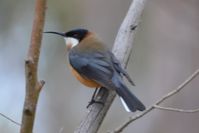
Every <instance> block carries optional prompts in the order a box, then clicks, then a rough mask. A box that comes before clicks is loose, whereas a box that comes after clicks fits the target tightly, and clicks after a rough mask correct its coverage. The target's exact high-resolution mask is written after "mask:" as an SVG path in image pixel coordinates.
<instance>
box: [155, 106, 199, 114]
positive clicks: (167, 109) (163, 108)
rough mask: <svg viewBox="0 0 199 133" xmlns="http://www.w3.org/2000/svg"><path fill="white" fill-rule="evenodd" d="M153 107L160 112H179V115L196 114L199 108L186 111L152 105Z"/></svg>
mask: <svg viewBox="0 0 199 133" xmlns="http://www.w3.org/2000/svg"><path fill="white" fill-rule="evenodd" d="M153 107H154V108H156V109H160V110H165V111H172V112H180V113H197V112H199V108H196V109H189V110H187V109H179V108H171V107H162V106H159V105H153Z"/></svg>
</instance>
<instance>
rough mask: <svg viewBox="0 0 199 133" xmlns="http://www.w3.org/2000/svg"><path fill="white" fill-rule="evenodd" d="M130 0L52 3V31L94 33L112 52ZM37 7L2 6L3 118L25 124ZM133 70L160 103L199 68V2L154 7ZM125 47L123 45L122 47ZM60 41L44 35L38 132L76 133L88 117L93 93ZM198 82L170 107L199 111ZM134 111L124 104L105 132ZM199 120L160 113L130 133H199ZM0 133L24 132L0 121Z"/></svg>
mask: <svg viewBox="0 0 199 133" xmlns="http://www.w3.org/2000/svg"><path fill="white" fill-rule="evenodd" d="M130 3H131V0H84V1H83V0H72V1H69V0H56V1H55V0H48V4H47V11H46V22H45V28H44V29H45V31H48V30H54V31H67V30H70V29H73V28H77V27H84V28H88V29H90V30H91V31H95V32H96V33H97V34H98V35H99V36H100V38H101V39H102V40H103V41H104V42H105V43H106V44H107V45H108V46H109V47H110V48H111V46H112V44H113V43H114V39H115V36H116V34H117V31H118V28H119V26H120V24H121V22H122V20H123V18H124V17H125V14H126V12H127V10H128V7H129V5H130ZM33 15H34V1H30V0H29V1H27V0H16V1H13V0H1V1H0V85H1V86H0V112H1V113H3V114H5V115H7V116H9V117H11V118H13V119H14V120H16V121H18V122H20V121H21V112H22V107H23V102H24V91H25V79H24V59H25V58H26V54H27V48H28V46H29V43H30V34H31V28H32V22H33ZM135 39H136V41H135V44H134V46H133V53H132V57H131V59H130V62H129V65H128V72H129V74H130V75H131V77H132V78H133V80H134V82H135V83H136V87H131V88H132V91H133V92H134V93H135V94H136V95H137V96H138V97H139V98H140V99H141V100H142V101H143V102H144V103H145V105H146V106H150V105H151V104H153V103H154V102H155V101H156V100H157V99H158V98H160V97H161V96H162V95H164V94H166V93H168V92H169V91H171V90H172V89H173V88H175V87H176V86H177V85H179V84H180V83H181V82H183V81H184V80H185V79H186V78H187V77H188V76H189V75H190V74H191V73H192V72H193V71H194V70H195V69H197V68H199V61H198V57H199V43H198V42H199V1H198V0H189V1H187V0H167V1H165V0H150V1H148V3H147V5H146V8H145V10H144V14H143V16H142V20H141V23H140V25H139V28H138V32H137V34H136V38H135ZM121 45H122V44H121ZM67 60H68V59H67V51H66V48H65V45H64V41H63V39H62V38H61V37H57V36H52V35H44V36H43V44H42V50H41V58H40V62H39V77H40V79H43V80H45V81H46V84H45V86H44V88H43V90H42V92H41V95H40V98H39V103H38V108H37V115H36V121H35V126H34V133H71V132H73V131H74V129H75V127H76V126H77V125H78V124H79V123H80V121H81V119H82V118H83V116H84V115H85V114H86V111H87V110H86V105H87V103H88V101H89V100H90V97H91V95H92V93H93V90H92V89H87V88H86V87H84V86H82V85H81V84H80V83H79V82H78V81H77V80H76V79H75V78H74V77H72V76H71V73H70V71H69V68H68V62H67ZM198 82H199V78H196V79H195V80H194V81H192V83H191V84H190V85H188V86H187V87H186V88H185V89H184V90H183V91H182V92H180V93H179V94H178V95H176V96H174V97H172V98H170V99H169V100H167V101H166V102H164V104H163V105H164V106H169V107H178V108H183V109H193V108H196V107H199V102H198V101H199V96H198V94H199V89H198ZM131 115H134V114H132V113H126V112H125V110H124V109H123V107H122V105H121V103H120V101H119V100H118V98H116V100H115V101H114V103H113V105H112V106H111V108H110V111H109V112H108V114H107V117H106V119H105V121H104V123H103V124H102V128H101V129H100V131H99V132H100V133H104V132H106V131H107V130H111V129H114V128H115V127H117V126H118V125H120V124H121V123H122V122H124V121H125V120H126V119H128V117H129V116H131ZM198 122H199V115H198V114H197V113H195V114H182V113H174V112H166V111H159V110H154V111H153V112H151V113H149V114H148V115H146V116H144V117H143V118H141V119H139V120H137V121H136V122H135V123H133V124H131V125H130V126H129V127H128V128H127V129H126V130H125V131H124V133H132V132H139V133H160V132H161V133H168V132H170V133H179V132H180V133H187V132H190V133H198V131H199V126H198ZM0 132H1V133H17V132H19V127H18V126H17V125H15V124H13V123H11V122H9V121H7V120H5V119H4V118H2V117H0Z"/></svg>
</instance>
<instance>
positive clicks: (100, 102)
mask: <svg viewBox="0 0 199 133" xmlns="http://www.w3.org/2000/svg"><path fill="white" fill-rule="evenodd" d="M94 103H97V104H101V105H103V106H104V102H102V101H96V100H94V99H91V101H90V102H88V105H87V106H86V108H89V106H91V105H92V104H94Z"/></svg>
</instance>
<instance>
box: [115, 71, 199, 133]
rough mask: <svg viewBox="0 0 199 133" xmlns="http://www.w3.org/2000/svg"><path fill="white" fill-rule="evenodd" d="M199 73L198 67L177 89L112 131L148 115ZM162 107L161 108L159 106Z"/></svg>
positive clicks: (120, 130)
mask: <svg viewBox="0 0 199 133" xmlns="http://www.w3.org/2000/svg"><path fill="white" fill-rule="evenodd" d="M198 75H199V69H197V70H196V71H195V72H194V73H193V74H192V75H191V76H189V77H188V78H187V79H186V80H185V81H184V82H183V83H182V84H180V85H179V86H178V87H177V88H176V89H174V90H173V91H171V92H169V93H168V94H166V95H165V96H163V97H161V98H160V99H159V100H157V101H156V102H155V104H154V105H152V106H150V107H149V108H148V109H146V110H145V111H144V112H142V113H140V114H137V115H135V116H133V117H130V118H129V120H127V121H126V122H124V123H123V124H122V125H121V126H119V127H118V128H117V129H115V130H114V131H113V132H111V133H120V132H122V131H123V130H124V128H126V127H127V126H128V125H129V124H131V123H132V122H134V121H135V120H137V119H139V118H141V117H143V116H144V115H146V114H147V113H149V112H150V111H152V110H153V109H155V107H157V105H159V104H160V103H162V102H163V101H165V100H166V99H168V98H170V97H171V96H173V95H175V94H177V93H178V92H180V91H181V90H182V89H183V88H184V87H185V86H186V85H187V84H189V83H190V82H191V81H192V80H193V79H194V78H195V77H197V76H198ZM159 109H160V108H159ZM193 111H195V112H197V111H198V109H196V110H193Z"/></svg>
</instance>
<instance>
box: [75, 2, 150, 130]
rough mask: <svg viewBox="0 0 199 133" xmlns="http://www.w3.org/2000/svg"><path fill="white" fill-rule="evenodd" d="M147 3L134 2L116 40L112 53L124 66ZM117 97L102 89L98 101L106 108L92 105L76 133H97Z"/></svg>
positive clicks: (112, 92)
mask: <svg viewBox="0 0 199 133" xmlns="http://www.w3.org/2000/svg"><path fill="white" fill-rule="evenodd" d="M145 1H146V0H133V2H132V4H131V6H130V8H129V11H128V13H127V15H126V17H125V19H124V21H123V23H122V25H121V27H120V29H119V31H118V34H117V37H116V40H115V44H114V47H113V50H112V51H113V53H114V54H115V56H116V57H117V58H118V59H119V61H120V62H121V63H123V65H124V66H126V65H127V61H128V59H129V56H130V53H131V51H132V44H133V42H134V41H133V40H134V36H135V31H136V27H137V25H138V23H139V19H140V16H141V14H142V11H143V9H144V4H145ZM121 44H122V45H121ZM115 96H116V93H115V91H107V90H106V89H105V88H101V89H100V91H99V93H98V94H97V100H98V101H103V102H104V103H105V104H104V106H102V105H100V104H92V105H91V106H90V107H89V111H88V113H87V115H86V116H85V118H84V119H83V120H82V122H81V124H80V125H79V127H78V128H77V129H76V130H75V133H96V132H97V131H98V129H99V127H100V126H101V123H102V121H103V119H104V117H105V115H106V113H107V111H108V109H109V107H110V106H111V104H112V102H113V100H114V98H115Z"/></svg>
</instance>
